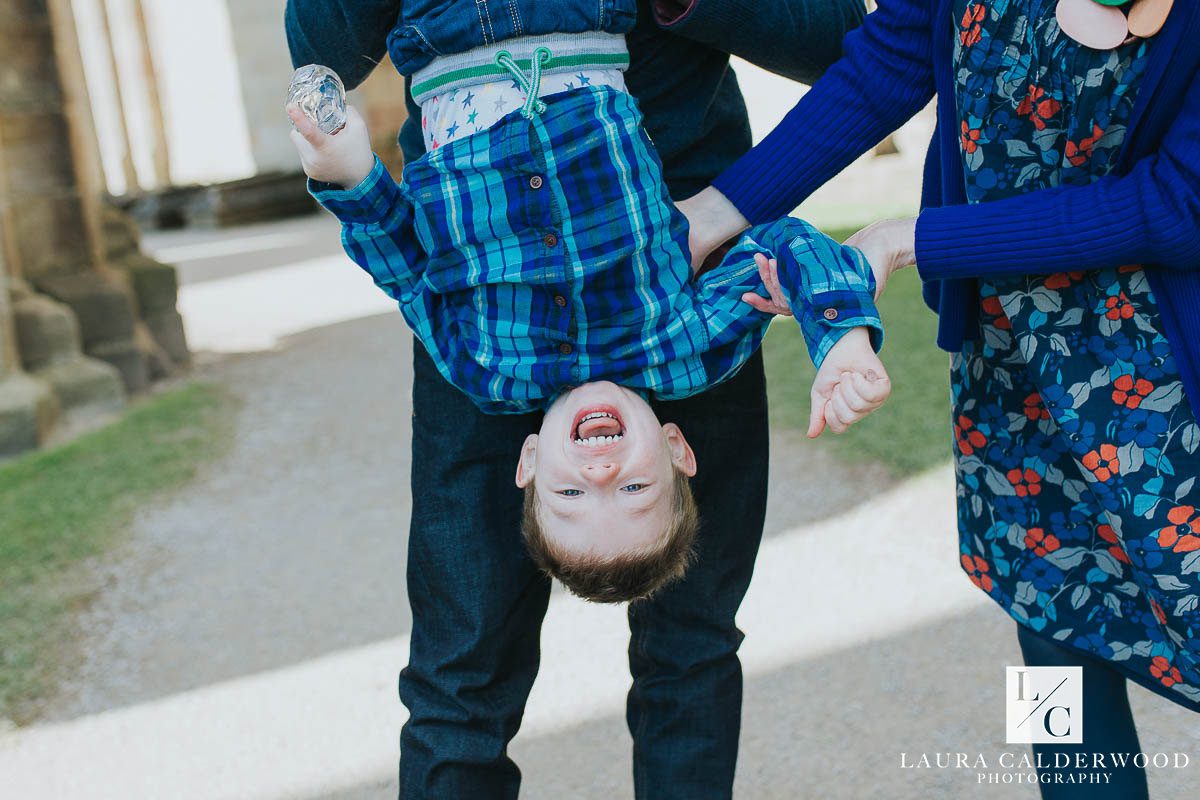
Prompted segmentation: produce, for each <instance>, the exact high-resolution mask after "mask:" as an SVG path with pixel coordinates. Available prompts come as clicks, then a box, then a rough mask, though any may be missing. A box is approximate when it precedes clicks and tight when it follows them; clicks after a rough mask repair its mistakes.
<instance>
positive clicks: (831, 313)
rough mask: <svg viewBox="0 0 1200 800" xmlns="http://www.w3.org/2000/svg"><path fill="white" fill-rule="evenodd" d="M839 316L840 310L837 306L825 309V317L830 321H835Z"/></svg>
mask: <svg viewBox="0 0 1200 800" xmlns="http://www.w3.org/2000/svg"><path fill="white" fill-rule="evenodd" d="M837 318H838V310H837V309H836V308H827V309H825V319H827V320H829V321H830V322H833V321H834V320H835V319H837Z"/></svg>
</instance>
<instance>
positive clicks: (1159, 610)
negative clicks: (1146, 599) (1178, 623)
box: [1150, 597, 1167, 625]
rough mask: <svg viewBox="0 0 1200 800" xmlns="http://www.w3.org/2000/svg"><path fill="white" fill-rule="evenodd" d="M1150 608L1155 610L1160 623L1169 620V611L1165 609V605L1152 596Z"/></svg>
mask: <svg viewBox="0 0 1200 800" xmlns="http://www.w3.org/2000/svg"><path fill="white" fill-rule="evenodd" d="M1150 610H1151V611H1153V612H1154V618H1155V619H1156V620H1158V623H1159V624H1160V625H1161V624H1163V623H1164V622H1166V621H1167V612H1166V611H1163V607H1162V606H1161V605H1159V604H1158V601H1157V600H1155V599H1154V598H1153V597H1152V598H1150Z"/></svg>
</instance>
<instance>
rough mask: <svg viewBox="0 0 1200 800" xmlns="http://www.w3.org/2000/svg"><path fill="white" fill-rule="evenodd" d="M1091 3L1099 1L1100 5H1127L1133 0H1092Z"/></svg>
mask: <svg viewBox="0 0 1200 800" xmlns="http://www.w3.org/2000/svg"><path fill="white" fill-rule="evenodd" d="M1092 2H1093V3H1099V4H1100V5H1102V6H1127V5H1129V4H1130V3H1132V2H1133V0H1092Z"/></svg>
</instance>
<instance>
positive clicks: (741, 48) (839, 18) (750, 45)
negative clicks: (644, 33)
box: [653, 0, 867, 84]
mask: <svg viewBox="0 0 1200 800" xmlns="http://www.w3.org/2000/svg"><path fill="white" fill-rule="evenodd" d="M653 6H654V16H655V21H656V22H657V23H658V24H659V26H660V27H661V28H663V29H664V30H666V31H668V32H670V33H673V34H676V35H677V36H683V37H685V38H687V39H692V40H694V41H697V42H700V43H701V44H706V45H709V46H710V47H713V48H715V49H717V50H721V51H723V52H726V53H730V54H731V55H736V56H739V57H741V58H744V59H746V60H747V61H749V62H750V63H752V64H757V65H758V66H760V67H762V68H763V69H768V70H770V71H771V72H776V73H778V74H780V75H783V76H785V77H788V78H791V79H792V80H797V81H801V82H803V83H809V84H811V83H813V82H814V81H815V80H816V79H817V78H819V77H820V76H821V74H822V73H823V72H824V71H825V70H826V69H828V68H829V66H830V65H832V64H833V63H834V62H835V61H837V60H838V59H839V58H841V56H842V38H843V37H844V36H845V35H846V34H847V33H849V32H850V31H851V30H853V29H854V28H856V27H858V26H859V25H860V24H861V23H862V21H863V18H864V17H865V16H866V13H867V9H866V3H865V2H864V0H654V2H653Z"/></svg>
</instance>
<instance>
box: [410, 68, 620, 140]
mask: <svg viewBox="0 0 1200 800" xmlns="http://www.w3.org/2000/svg"><path fill="white" fill-rule="evenodd" d="M540 77H541V80H540V86H539V87H538V96H539V97H546V96H548V95H552V94H558V93H559V92H569V91H571V90H572V89H581V88H584V87H589V86H590V87H600V86H607V87H610V88H612V89H616V90H617V91H621V92H623V91H625V76H624V75H623V74H622V73H621V72H620V71H619V70H616V69H588V70H576V71H574V72H556V73H554V74H552V75H547V74H542V75H541V76H540ZM527 105H528V95H526V93H525V89H524V87H523V86H522V85H521V82H520V81H518V80H516V79H514V78H513V77H511V76H510V77H508V78H504V79H496V80H493V81H488V82H487V83H475V84H472V85H469V86H462V87H459V88H456V89H450V90H449V91H446V92H441V93H439V94H434V95H431V96H429V97H427V98H426V100H425V102H424V103H423V104H422V105H421V133H422V134H423V135H424V137H425V149H426V150H427V151H429V152H432V151H434V150H436V149H438V148H439V147H441V146H442V145H444V144H449V143H450V142H453V141H455V140H456V139H461V138H463V137H464V136H471V135H473V134H476V133H479V132H480V131H484V130H487V129H488V128H490V127H491V126H493V125H495V124H496V123H497V122H499V121H500V120H501V119H502V118H503V117H506V116H507V115H509V114H510V113H512V112H514V111H517V110H518V109H523V108H524V107H526V106H527Z"/></svg>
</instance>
